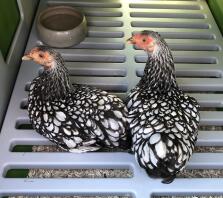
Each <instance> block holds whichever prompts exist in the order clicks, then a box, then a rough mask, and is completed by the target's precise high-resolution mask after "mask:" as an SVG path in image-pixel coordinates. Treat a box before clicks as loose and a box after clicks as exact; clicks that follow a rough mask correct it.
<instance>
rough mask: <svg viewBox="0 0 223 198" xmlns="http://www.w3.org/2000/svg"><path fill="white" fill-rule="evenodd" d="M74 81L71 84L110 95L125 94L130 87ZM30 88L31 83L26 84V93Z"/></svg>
mask: <svg viewBox="0 0 223 198" xmlns="http://www.w3.org/2000/svg"><path fill="white" fill-rule="evenodd" d="M86 77H87V76H86ZM100 77H101V76H100ZM74 79H75V78H74ZM74 79H71V83H72V84H82V85H88V86H90V87H96V88H98V89H102V90H104V91H107V92H108V93H109V92H113V93H125V92H126V91H127V90H128V85H127V84H121V83H120V84H106V83H97V82H95V83H91V84H87V83H85V82H81V83H76V82H73V81H75V80H74ZM29 87H30V83H28V84H26V85H25V91H27V92H28V91H29Z"/></svg>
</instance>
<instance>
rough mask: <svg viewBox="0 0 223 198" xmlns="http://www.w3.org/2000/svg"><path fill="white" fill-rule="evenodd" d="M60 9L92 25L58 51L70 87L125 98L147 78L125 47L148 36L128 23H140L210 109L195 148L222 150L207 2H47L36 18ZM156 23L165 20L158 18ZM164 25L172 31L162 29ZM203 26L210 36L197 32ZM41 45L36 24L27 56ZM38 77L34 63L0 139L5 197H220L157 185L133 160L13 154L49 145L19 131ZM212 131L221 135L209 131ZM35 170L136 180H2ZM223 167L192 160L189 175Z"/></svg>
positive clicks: (218, 189)
mask: <svg viewBox="0 0 223 198" xmlns="http://www.w3.org/2000/svg"><path fill="white" fill-rule="evenodd" d="M61 4H63V5H64V4H66V5H72V6H77V7H79V8H80V9H81V10H83V12H86V15H87V17H88V19H89V21H90V22H89V24H90V25H94V26H89V34H88V37H87V38H86V39H85V40H84V41H83V42H82V43H80V44H79V45H78V46H72V47H71V48H69V49H60V50H59V51H60V52H62V54H63V56H64V57H65V60H66V64H67V66H68V69H69V71H70V75H71V80H72V82H77V83H83V84H90V85H95V86H98V87H101V88H103V89H107V90H109V91H110V92H111V93H115V94H117V95H118V96H120V97H122V98H123V99H125V97H126V95H127V93H128V91H129V90H130V89H131V88H132V87H134V86H135V84H136V83H137V82H138V80H139V77H138V76H140V75H142V72H143V68H144V64H145V63H144V62H145V61H146V55H145V54H144V52H142V51H140V50H136V49H134V48H133V47H132V46H130V45H126V44H125V41H126V39H127V38H129V37H130V36H131V35H132V34H133V33H135V32H138V31H141V30H143V29H145V28H144V27H133V26H132V25H131V24H132V22H134V21H135V22H137V23H138V22H140V23H141V24H142V25H143V26H144V25H145V24H146V26H148V25H152V26H156V27H155V28H154V27H152V26H150V27H148V29H153V30H155V31H159V33H160V34H161V35H162V36H163V37H164V38H166V40H167V42H168V44H169V45H170V47H171V49H172V50H173V54H174V57H175V61H176V62H177V63H176V73H177V81H178V83H179V85H180V86H181V87H182V88H183V89H184V90H185V91H187V92H189V94H190V95H192V96H194V97H195V98H197V99H198V101H199V103H200V104H201V106H202V107H208V108H209V107H211V108H212V109H210V110H209V111H206V110H207V109H204V110H203V111H202V112H201V125H202V126H205V125H208V126H210V127H209V128H210V129H208V130H207V131H205V130H200V131H199V136H198V142H197V145H198V146H221V145H222V144H223V131H222V130H220V129H219V127H220V126H223V113H222V111H217V110H214V109H213V108H222V106H223V93H222V90H223V82H222V72H223V58H222V57H223V56H222V55H223V54H222V47H223V41H222V36H221V34H220V31H219V30H218V27H217V25H216V24H215V21H214V19H213V17H212V15H211V13H210V11H209V9H208V7H207V4H206V2H205V1H204V0H193V1H183V0H179V1H172V0H171V1H165V2H164V1H160V0H156V1H150V0H140V1H137V2H136V1H133V0H130V1H125V0H109V1H105V0H73V1H71V0H70V1H69V0H64V1H63V0H50V1H43V0H42V1H40V4H39V8H38V10H37V15H38V13H39V11H40V10H42V9H44V8H45V7H47V5H50V6H53V5H61ZM134 5H135V6H134ZM133 7H137V8H133ZM145 13H147V14H145ZM189 13H191V15H189ZM130 14H132V16H130ZM138 16H140V17H138ZM157 16H159V17H160V18H159V19H156V17H157ZM203 16H204V17H203ZM166 24H167V26H172V27H173V28H165V27H166ZM107 26H109V27H107ZM112 26H115V27H112ZM174 27H176V28H174ZM206 27H208V29H200V28H206ZM37 44H41V41H40V40H39V38H38V35H37V34H36V29H35V21H34V24H33V28H32V31H31V34H30V37H29V39H28V43H27V50H28V49H30V48H31V47H33V46H35V45H37ZM136 60H137V61H136ZM39 72H40V67H39V66H37V65H36V64H34V63H30V62H22V64H21V69H20V72H19V75H18V78H17V82H16V85H15V89H14V91H13V94H12V97H11V101H10V105H9V108H8V111H7V115H6V117H5V121H4V125H3V128H2V132H1V134H0V145H1V150H0V156H1V157H0V173H1V175H0V196H9V195H12V196H16V195H37V196H38V195H52V196H53V195H55V196H58V195H61V196H65V195H75V194H79V195H111V194H113V195H131V196H132V197H136V198H142V197H150V196H152V195H173V194H177V195H192V194H193V195H198V194H203V195H204V194H213V193H214V194H223V190H222V186H223V179H222V178H218V179H217V178H207V179H204V178H200V179H198V178H193V179H176V180H175V181H174V182H173V183H172V184H171V185H164V184H162V183H161V182H160V181H161V180H160V179H155V180H154V179H151V178H149V177H148V176H147V175H146V174H145V171H144V170H142V169H140V168H139V166H138V165H137V164H136V161H135V159H134V157H133V156H132V155H130V154H128V153H87V154H83V155H76V154H72V153H20V152H11V150H12V148H13V147H14V146H16V145H52V143H50V142H49V141H48V140H47V139H45V138H44V137H42V136H40V135H39V134H37V133H36V132H34V131H33V130H30V129H22V128H21V129H17V128H16V123H17V126H18V123H19V124H29V120H28V114H27V111H26V109H21V103H23V105H25V103H26V100H27V91H25V86H26V89H27V88H28V86H29V84H30V82H31V81H32V79H33V78H34V77H35V76H37V75H38V73H39ZM218 110H220V109H218ZM215 125H216V126H218V129H217V130H214V129H211V127H212V126H215ZM31 167H32V168H34V167H35V168H43V167H48V168H51V169H52V168H60V169H66V168H96V167H99V168H129V169H130V170H131V171H133V178H125V179H123V178H116V179H114V178H112V179H87V178H85V179H75V178H70V179H59V178H57V179H40V178H38V179H31V178H30V179H13V178H10V179H8V178H4V176H3V175H4V174H5V173H6V171H7V170H8V169H12V168H21V169H24V168H31ZM222 167H223V154H222V153H195V154H194V155H193V157H192V159H191V160H190V162H189V163H188V166H187V168H189V169H206V168H212V169H222ZM148 186H149V187H148Z"/></svg>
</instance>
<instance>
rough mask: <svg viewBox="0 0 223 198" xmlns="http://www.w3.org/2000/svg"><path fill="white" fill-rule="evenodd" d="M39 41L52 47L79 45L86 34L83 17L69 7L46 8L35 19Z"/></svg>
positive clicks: (85, 23)
mask: <svg viewBox="0 0 223 198" xmlns="http://www.w3.org/2000/svg"><path fill="white" fill-rule="evenodd" d="M37 31H38V34H39V37H40V39H41V40H42V41H43V42H44V43H45V44H47V45H49V46H52V47H58V48H62V47H70V46H72V45H76V44H78V43H80V42H81V41H82V40H83V39H84V38H85V36H86V34H87V21H86V18H85V16H84V15H83V14H82V13H81V12H80V11H79V10H77V9H75V8H73V7H71V6H54V7H48V8H46V9H45V10H44V11H42V12H41V13H40V14H39V16H38V19H37Z"/></svg>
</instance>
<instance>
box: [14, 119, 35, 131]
mask: <svg viewBox="0 0 223 198" xmlns="http://www.w3.org/2000/svg"><path fill="white" fill-rule="evenodd" d="M15 128H16V129H20V130H30V129H33V127H32V125H31V123H30V121H29V119H28V118H27V119H18V120H17V121H16V124H15Z"/></svg>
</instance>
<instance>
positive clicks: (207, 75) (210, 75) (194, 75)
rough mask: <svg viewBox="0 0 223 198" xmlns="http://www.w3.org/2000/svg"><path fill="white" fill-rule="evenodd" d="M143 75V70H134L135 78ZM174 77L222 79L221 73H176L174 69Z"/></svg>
mask: <svg viewBox="0 0 223 198" xmlns="http://www.w3.org/2000/svg"><path fill="white" fill-rule="evenodd" d="M143 74H144V69H137V70H136V76H138V77H142V76H143ZM176 76H177V77H178V78H188V77H190V78H221V77H222V72H221V71H219V72H217V71H206V70H205V71H202V70H194V71H188V70H186V69H185V70H184V69H181V70H180V71H178V70H177V69H176Z"/></svg>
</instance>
